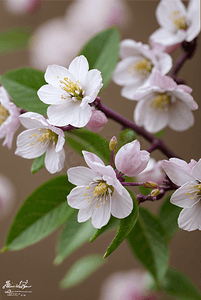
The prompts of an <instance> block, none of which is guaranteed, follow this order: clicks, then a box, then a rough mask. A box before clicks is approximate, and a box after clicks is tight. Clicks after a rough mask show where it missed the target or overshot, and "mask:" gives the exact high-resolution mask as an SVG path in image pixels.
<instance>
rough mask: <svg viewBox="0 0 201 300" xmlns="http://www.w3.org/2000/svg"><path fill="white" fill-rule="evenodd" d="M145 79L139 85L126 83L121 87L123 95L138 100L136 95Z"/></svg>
mask: <svg viewBox="0 0 201 300" xmlns="http://www.w3.org/2000/svg"><path fill="white" fill-rule="evenodd" d="M143 85H144V80H142V81H141V82H140V83H139V84H138V85H132V84H131V85H126V86H124V87H123V88H122V89H121V96H122V97H124V98H126V99H129V100H138V99H137V97H136V92H138V91H139V87H143Z"/></svg>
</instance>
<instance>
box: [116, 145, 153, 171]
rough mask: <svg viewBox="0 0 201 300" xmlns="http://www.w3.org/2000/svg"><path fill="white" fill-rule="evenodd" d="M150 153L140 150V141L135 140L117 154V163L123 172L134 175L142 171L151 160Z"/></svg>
mask: <svg viewBox="0 0 201 300" xmlns="http://www.w3.org/2000/svg"><path fill="white" fill-rule="evenodd" d="M149 157H150V154H149V153H148V152H147V151H146V150H142V151H140V143H139V142H138V140H135V141H133V142H131V143H128V144H126V145H124V146H122V147H121V148H120V149H119V151H118V152H117V154H116V157H115V165H116V167H117V169H118V170H119V171H120V172H122V173H123V174H125V175H127V176H129V177H132V176H135V175H137V174H139V173H141V172H142V171H143V170H144V169H145V168H146V166H147V164H148V162H149Z"/></svg>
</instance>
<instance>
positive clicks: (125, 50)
mask: <svg viewBox="0 0 201 300" xmlns="http://www.w3.org/2000/svg"><path fill="white" fill-rule="evenodd" d="M143 46H145V48H147V49H149V46H148V45H142V43H141V42H136V41H134V40H131V39H125V40H123V41H121V43H120V54H119V56H120V57H121V59H124V58H126V57H129V56H135V55H140V54H141V51H140V49H141V47H143Z"/></svg>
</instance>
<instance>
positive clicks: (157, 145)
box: [93, 97, 178, 158]
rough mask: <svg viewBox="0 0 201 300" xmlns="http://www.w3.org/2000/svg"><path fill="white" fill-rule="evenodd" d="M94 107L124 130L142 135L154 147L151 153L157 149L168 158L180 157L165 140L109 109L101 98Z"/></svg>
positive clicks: (150, 149) (150, 150)
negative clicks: (127, 129)
mask: <svg viewBox="0 0 201 300" xmlns="http://www.w3.org/2000/svg"><path fill="white" fill-rule="evenodd" d="M93 105H94V106H95V107H96V108H97V109H99V110H101V111H102V112H103V113H104V114H105V115H106V116H107V117H108V118H110V119H112V120H114V121H116V122H118V123H119V124H121V125H122V126H124V128H130V129H132V130H133V131H135V132H136V133H137V134H138V135H141V136H142V137H143V138H145V139H146V140H147V141H148V142H150V143H151V144H152V145H151V147H150V148H149V149H148V151H149V152H152V151H153V150H155V149H159V150H160V151H161V152H162V153H164V154H165V155H166V156H167V157H168V158H171V157H178V156H177V155H176V154H174V153H173V152H172V151H171V150H170V149H168V148H167V146H166V145H165V143H164V142H163V140H161V139H159V138H157V137H155V136H154V135H153V134H151V133H149V132H147V131H146V130H145V129H144V128H142V127H139V126H137V125H136V124H135V123H133V122H131V121H130V120H128V119H127V118H125V117H123V116H121V115H120V114H118V113H116V112H115V111H113V110H112V109H110V108H109V107H107V106H106V105H105V104H103V103H102V102H101V100H100V98H99V97H97V98H96V100H95V101H94V103H93Z"/></svg>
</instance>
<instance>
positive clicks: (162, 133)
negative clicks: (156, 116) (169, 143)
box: [155, 129, 165, 138]
mask: <svg viewBox="0 0 201 300" xmlns="http://www.w3.org/2000/svg"><path fill="white" fill-rule="evenodd" d="M164 133H165V129H162V130H161V131H159V132H157V133H155V136H156V137H157V138H161V137H162V136H163V135H164Z"/></svg>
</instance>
